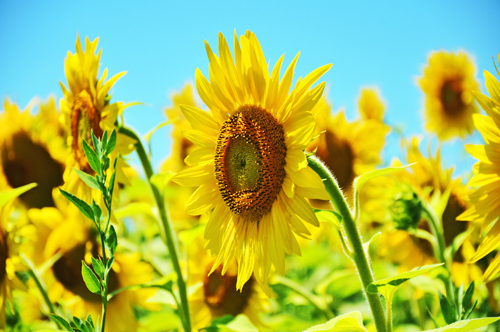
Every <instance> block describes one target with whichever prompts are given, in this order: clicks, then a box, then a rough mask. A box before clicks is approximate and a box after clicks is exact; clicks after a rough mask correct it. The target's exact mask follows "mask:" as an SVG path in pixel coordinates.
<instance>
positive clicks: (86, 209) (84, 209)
mask: <svg viewBox="0 0 500 332" xmlns="http://www.w3.org/2000/svg"><path fill="white" fill-rule="evenodd" d="M59 191H60V192H61V194H63V196H64V197H66V198H67V199H68V200H69V201H70V202H71V203H73V204H74V205H75V206H76V207H77V208H78V210H80V212H81V213H83V214H84V215H85V216H86V217H87V218H89V219H90V220H92V221H94V211H93V210H92V208H91V207H90V205H88V204H87V203H86V202H85V201H82V200H81V199H79V198H78V197H76V196H75V195H73V194H70V193H69V192H67V191H64V190H62V189H59Z"/></svg>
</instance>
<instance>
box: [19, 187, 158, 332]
mask: <svg viewBox="0 0 500 332" xmlns="http://www.w3.org/2000/svg"><path fill="white" fill-rule="evenodd" d="M54 199H55V202H56V208H52V207H49V208H43V209H31V210H29V211H28V217H29V219H30V221H31V222H32V223H33V224H34V225H35V227H36V229H37V234H38V237H37V239H36V240H35V241H33V244H32V250H31V251H30V256H31V257H30V258H31V259H32V261H33V262H34V263H35V264H36V265H37V266H39V270H40V267H42V266H43V267H46V269H45V270H41V271H42V272H43V278H44V280H45V283H46V285H47V288H48V294H49V298H50V299H51V301H52V302H58V303H60V304H61V305H62V307H63V308H65V309H67V310H68V312H69V313H71V315H73V316H77V317H86V316H87V314H88V313H90V314H91V315H92V317H93V319H94V321H96V320H97V317H98V316H100V315H101V314H102V312H101V310H102V309H101V305H102V302H101V297H100V295H99V294H93V293H91V292H90V291H89V290H88V289H87V287H86V285H85V283H84V281H83V278H82V276H81V268H82V260H84V261H85V262H86V263H87V265H89V266H91V265H92V263H91V257H97V256H98V255H100V254H101V253H102V251H101V246H100V243H99V242H98V241H97V231H96V230H95V227H94V226H93V225H92V223H91V222H90V220H87V219H84V217H83V215H82V214H81V213H80V211H79V210H78V209H77V208H76V207H74V206H73V205H72V204H71V203H69V202H68V201H67V200H66V199H65V198H64V197H62V196H61V195H60V194H59V193H58V192H57V191H55V192H54ZM118 249H119V251H120V247H118ZM48 262H50V263H48ZM153 277H154V275H153V269H152V267H151V266H150V265H149V264H147V263H144V262H142V261H141V259H140V254H139V253H122V252H117V253H116V254H115V261H114V263H113V268H112V270H111V272H110V274H109V275H108V288H109V292H110V293H111V292H113V291H114V290H117V289H119V288H123V287H128V286H132V285H138V284H143V283H146V282H148V281H151V280H152V279H153ZM151 292H152V291H151V290H138V291H123V292H120V293H118V294H117V295H116V296H114V297H113V298H112V299H111V300H110V301H109V302H108V307H107V316H106V329H110V330H113V331H135V330H137V327H138V322H137V320H136V319H135V318H134V311H133V306H143V307H148V306H150V305H149V304H147V303H146V301H147V299H148V297H149V296H151V295H152V294H151Z"/></svg>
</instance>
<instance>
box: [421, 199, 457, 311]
mask: <svg viewBox="0 0 500 332" xmlns="http://www.w3.org/2000/svg"><path fill="white" fill-rule="evenodd" d="M423 211H424V214H425V215H427V218H426V219H427V221H428V222H429V225H430V226H431V230H432V233H433V234H434V236H435V237H436V242H437V245H436V246H435V247H434V252H435V255H436V258H437V259H438V260H439V262H440V263H444V264H445V265H444V266H445V267H446V271H448V276H447V280H446V282H445V283H444V284H445V287H446V295H447V297H448V300H449V301H450V302H451V303H453V304H455V292H454V291H453V281H452V280H451V262H449V260H448V259H446V255H445V251H446V244H445V242H444V234H443V227H442V225H441V222H440V221H439V219H438V217H437V216H436V213H435V212H434V210H433V209H432V208H431V207H430V206H428V204H424V210H423Z"/></svg>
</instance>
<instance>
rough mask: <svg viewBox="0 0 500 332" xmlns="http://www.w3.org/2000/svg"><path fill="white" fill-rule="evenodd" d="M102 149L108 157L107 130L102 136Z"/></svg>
mask: <svg viewBox="0 0 500 332" xmlns="http://www.w3.org/2000/svg"><path fill="white" fill-rule="evenodd" d="M101 149H102V151H104V155H106V156H107V155H108V153H106V150H107V149H108V131H107V130H105V131H104V134H103V135H102V139H101Z"/></svg>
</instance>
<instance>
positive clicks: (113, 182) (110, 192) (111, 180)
mask: <svg viewBox="0 0 500 332" xmlns="http://www.w3.org/2000/svg"><path fill="white" fill-rule="evenodd" d="M118 157H119V156H116V159H115V164H114V166H113V174H112V175H111V178H110V180H109V189H108V193H109V197H110V198H111V197H113V190H114V189H115V176H116V164H117V162H118Z"/></svg>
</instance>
